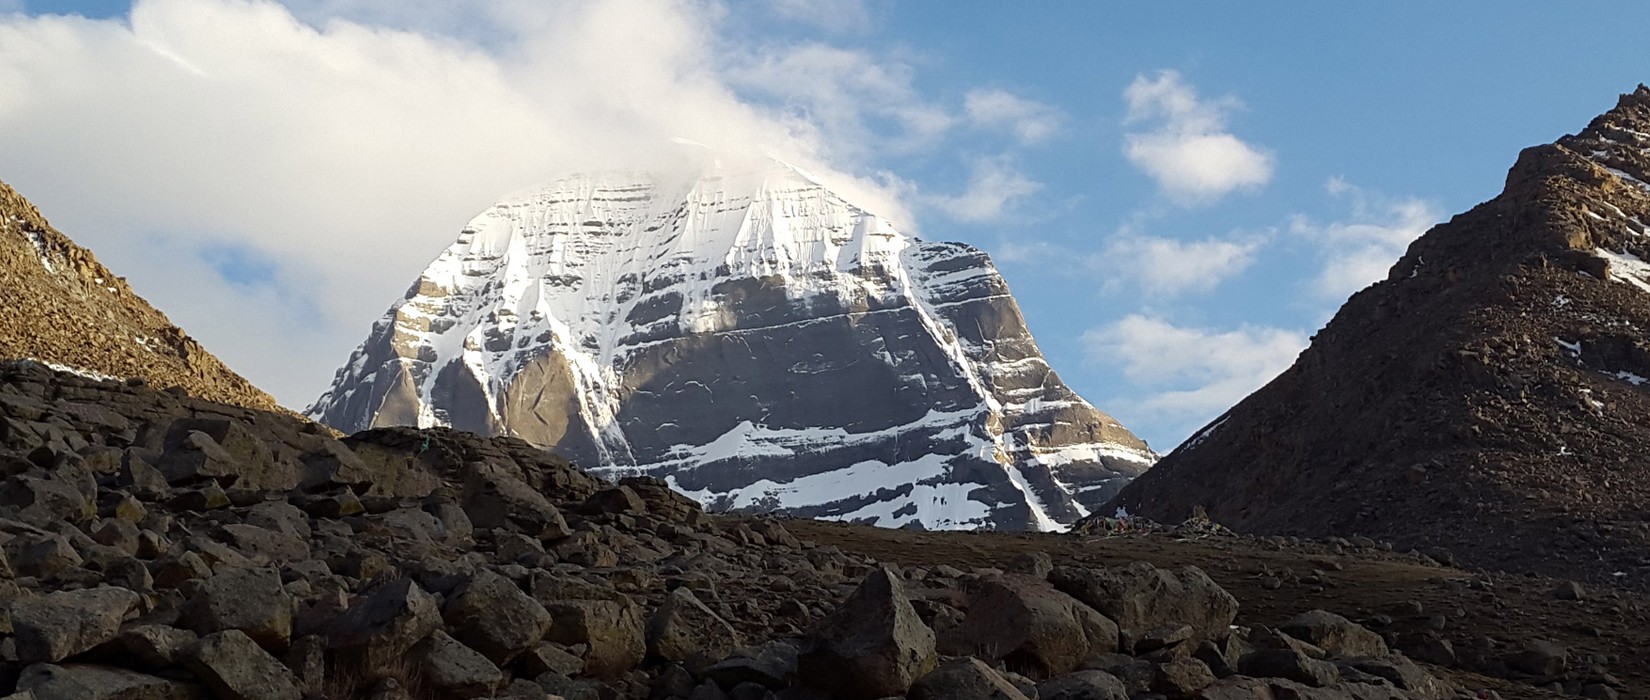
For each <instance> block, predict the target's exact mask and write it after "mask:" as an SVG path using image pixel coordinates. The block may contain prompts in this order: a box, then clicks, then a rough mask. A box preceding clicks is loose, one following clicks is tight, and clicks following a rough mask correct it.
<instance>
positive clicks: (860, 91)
mask: <svg viewBox="0 0 1650 700" xmlns="http://www.w3.org/2000/svg"><path fill="white" fill-rule="evenodd" d="M294 5H295V6H296V7H298V10H299V12H300V13H301V14H300V15H299V16H294V14H293V13H292V12H291V11H289V10H288V9H287V8H286V7H283V6H282V5H278V4H275V3H272V2H267V1H262V0H138V2H137V3H136V4H135V6H134V7H133V9H132V11H131V14H130V16H129V17H128V18H117V19H112V20H107V21H97V20H87V19H83V18H75V17H54V16H42V17H33V18H31V17H26V16H21V15H11V16H0V95H4V96H5V97H4V99H0V153H4V154H5V163H4V167H5V171H4V172H3V173H0V177H4V178H6V179H7V180H8V181H9V182H11V184H13V185H14V186H16V187H17V188H18V189H19V190H20V191H22V192H23V193H24V194H25V195H27V196H30V197H31V198H33V199H34V200H36V203H37V204H39V205H40V206H41V208H42V209H43V211H45V212H46V213H47V215H48V216H49V217H51V218H52V220H53V222H54V223H55V224H57V225H58V226H59V228H61V229H63V230H64V231H65V232H67V233H69V234H70V235H71V236H74V237H76V238H77V239H78V240H79V241H80V242H81V243H83V244H85V245H87V246H89V247H91V248H92V249H93V250H95V251H97V252H98V253H99V255H100V257H102V258H104V259H105V261H106V262H108V263H109V264H110V265H111V266H112V267H114V268H116V269H117V270H119V271H120V272H121V273H122V274H124V275H127V276H128V277H129V278H130V279H131V281H132V283H133V284H134V286H135V287H136V288H137V289H138V290H139V291H140V292H141V293H144V294H146V295H148V296H149V297H150V298H151V301H153V302H155V303H156V305H157V306H159V307H161V308H163V309H165V310H166V311H167V313H168V314H169V315H170V316H171V317H172V318H173V320H174V321H176V322H178V323H179V324H180V325H182V326H183V327H185V328H187V329H188V330H189V331H190V332H191V333H193V334H195V335H196V336H197V337H199V338H200V339H201V340H202V342H203V343H205V344H206V345H207V346H208V347H210V348H212V349H213V350H214V351H215V352H217V353H218V354H220V355H222V356H223V357H224V358H225V360H226V361H228V362H230V364H231V365H233V366H235V367H237V368H238V369H240V370H242V371H243V372H245V373H246V374H247V375H248V376H249V377H250V378H251V379H253V381H255V382H257V383H259V384H260V385H262V386H264V387H265V388H267V389H270V390H271V391H272V392H274V393H275V394H276V396H277V397H278V398H279V399H281V400H282V401H283V402H285V403H287V404H288V405H289V406H302V405H303V404H304V403H306V402H307V401H309V400H311V399H312V398H313V397H314V396H315V395H317V394H318V393H319V392H320V391H321V389H323V388H324V387H325V385H326V383H327V381H328V380H329V379H330V378H331V375H332V370H333V369H335V368H336V366H337V364H339V363H340V362H342V361H343V360H344V359H345V358H346V357H347V355H348V351H349V349H350V347H352V346H353V345H354V344H355V343H356V342H358V341H359V340H360V339H361V338H362V337H364V335H365V333H366V331H367V328H368V326H369V325H370V323H371V321H372V320H373V319H374V318H376V317H377V316H378V315H379V314H381V313H382V312H383V311H384V309H385V307H387V306H388V304H389V303H390V302H391V301H392V300H394V299H396V298H397V297H398V296H399V295H400V294H401V293H402V292H403V291H404V290H405V288H406V285H407V283H408V282H409V281H410V280H411V279H413V277H414V276H415V275H416V274H417V272H418V270H420V269H421V268H422V267H423V266H424V265H425V264H426V263H427V262H428V261H429V259H430V258H432V257H433V256H434V255H435V254H436V253H438V252H439V251H440V250H441V249H442V248H443V247H444V246H445V245H447V244H448V243H450V241H451V239H452V237H453V236H454V235H456V232H457V230H458V229H459V227H460V226H461V225H462V224H463V222H464V221H466V220H467V219H469V218H470V217H471V216H473V215H474V214H475V212H477V211H479V210H480V209H482V208H483V207H485V206H486V205H487V204H489V203H491V202H492V201H494V200H495V199H496V198H497V197H499V196H500V195H502V194H504V193H507V192H510V191H515V190H517V189H519V188H521V187H523V186H525V185H530V184H532V183H534V182H539V181H542V180H544V179H546V178H548V177H552V176H554V175H557V174H560V173H564V172H568V171H574V170H581V169H597V168H615V167H633V168H668V167H673V166H676V165H680V164H681V161H682V159H683V158H685V157H686V156H684V155H683V154H682V153H681V152H680V150H673V149H671V148H670V147H668V145H667V144H668V143H669V139H670V138H671V137H676V136H680V137H685V138H689V139H692V140H694V141H698V142H701V143H705V144H709V145H711V146H713V147H715V148H718V149H721V150H722V151H723V152H724V153H734V154H740V153H755V154H773V155H777V156H781V157H784V158H786V159H787V160H790V161H792V162H795V163H797V164H798V165H800V166H802V167H805V168H807V169H808V170H809V171H810V172H813V173H815V174H816V175H819V176H821V177H822V178H823V179H825V180H826V181H827V182H828V184H830V185H832V186H833V187H836V188H837V189H839V190H841V191H843V192H844V194H845V195H847V196H849V197H850V198H851V199H854V200H856V201H857V202H858V203H860V204H861V205H862V206H865V207H867V208H869V209H871V210H873V211H877V212H879V213H882V214H884V215H885V216H889V217H890V218H894V219H895V220H899V221H902V222H908V221H909V220H910V216H909V214H908V213H907V212H906V211H905V210H904V209H903V208H901V207H900V205H899V201H898V199H897V198H896V197H895V196H893V195H892V194H891V193H890V192H889V187H888V186H886V185H885V184H883V183H882V182H877V181H871V180H866V179H862V178H854V177H850V176H848V175H845V174H843V173H842V172H841V171H840V170H838V169H835V168H833V167H832V163H840V162H843V161H841V160H840V157H841V156H840V155H839V154H838V153H833V152H830V149H827V148H826V146H825V143H826V141H825V135H827V134H829V135H830V137H831V138H838V137H840V136H841V134H843V133H851V131H852V130H853V128H854V125H855V124H859V123H863V122H864V121H865V120H867V119H870V118H872V117H875V116H879V115H892V117H891V118H896V119H904V120H905V122H904V123H907V124H908V127H909V130H910V131H912V132H920V133H924V134H927V133H933V132H935V131H943V129H944V124H943V122H944V121H945V116H944V114H943V112H940V113H937V114H936V113H931V111H929V110H925V109H924V108H922V107H921V106H920V105H918V106H911V105H909V104H907V105H905V106H899V107H890V106H886V104H885V103H883V102H881V101H880V100H881V99H882V98H887V100H889V101H891V102H900V100H899V98H900V97H902V96H911V95H912V94H914V93H912V89H911V87H910V76H909V74H908V73H907V72H906V71H907V70H908V69H906V68H903V67H901V66H897V65H896V66H894V67H886V66H883V65H881V64H879V63H876V62H875V61H872V60H871V59H869V58H868V57H865V56H863V55H858V54H852V53H842V52H834V51H832V50H830V49H829V48H828V47H823V46H819V47H812V48H810V49H808V50H805V51H803V52H801V54H800V55H801V56H803V58H800V59H797V60H798V61H799V63H796V64H789V63H785V62H784V60H779V61H778V62H777V64H776V65H779V66H795V67H797V69H798V70H802V69H803V68H802V66H813V67H818V66H820V65H825V66H827V67H830V68H831V70H834V71H835V73H834V74H833V75H834V76H835V77H834V78H832V79H831V80H827V81H826V83H827V84H828V85H831V86H834V87H832V88H830V89H829V90H828V91H827V92H826V93H825V94H809V95H806V98H807V99H806V104H807V106H808V110H806V111H805V112H804V113H801V114H794V113H793V114H776V113H774V112H773V111H771V110H769V109H766V108H764V107H761V106H758V105H753V104H751V103H749V102H747V101H745V100H743V99H741V98H740V97H739V95H738V94H736V93H735V91H734V89H733V87H731V85H730V79H729V77H728V75H727V71H728V68H727V67H726V64H725V57H726V55H727V53H729V52H727V51H725V50H724V49H725V48H726V47H724V46H722V45H721V44H719V43H718V42H719V38H718V35H717V27H716V26H715V25H714V22H715V21H716V19H717V17H718V16H719V12H718V11H716V9H717V7H718V6H717V5H714V4H711V3H696V2H677V1H672V0H606V1H604V2H599V3H598V2H582V1H574V0H564V1H560V2H526V1H524V0H496V1H485V0H466V1H465V2H463V3H462V4H460V5H458V6H457V7H459V8H460V14H463V13H468V12H473V13H476V16H477V17H481V18H482V19H480V20H475V21H468V20H469V19H470V18H468V17H466V18H465V20H466V21H467V25H466V26H464V27H453V28H451V31H441V32H437V31H434V30H433V29H432V27H436V26H437V25H439V24H441V23H443V22H455V23H456V22H459V20H458V19H454V17H457V16H458V15H454V14H444V12H446V11H445V10H440V9H439V8H440V7H444V6H443V5H442V4H441V3H423V4H419V5H415V6H414V7H415V8H421V7H425V6H426V5H428V6H429V7H430V8H438V9H430V10H429V12H430V13H432V14H430V15H421V14H419V13H418V12H416V11H405V10H396V9H394V8H395V7H397V6H395V5H386V4H371V3H366V2H363V1H362V0H314V1H303V0H294ZM385 7H390V8H392V9H384V8H385ZM329 11H331V12H337V13H340V14H341V15H342V16H343V17H355V18H358V19H360V20H361V22H366V21H368V20H369V19H372V20H373V21H380V22H384V23H386V24H387V25H388V26H379V25H375V24H364V23H361V22H356V21H351V20H349V19H343V18H338V17H333V18H330V19H328V17H329V15H327V13H328V12H329ZM375 12H376V13H377V14H376V15H375V14H374V13H375ZM300 16H301V17H302V18H303V19H302V20H300V19H299V17H300ZM375 18H376V19H375ZM478 22H481V25H480V26H483V27H484V28H485V30H486V31H487V32H498V34H496V35H492V36H488V37H487V39H488V41H487V42H485V43H484V44H472V43H467V40H466V38H465V36H464V33H465V32H474V31H478V30H477V29H476V26H478V25H477V23H478ZM394 27H403V28H406V29H409V30H416V31H405V30H401V29H395V28H394ZM421 32H422V33H421ZM793 54H794V52H793ZM809 57H811V58H813V59H816V60H813V61H809V60H808V58H809ZM753 58H756V59H760V58H761V56H760V55H754V56H753ZM833 61H834V62H835V63H833ZM784 73H785V71H784V70H777V72H776V74H784ZM854 73H857V76H856V77H853V78H852V79H850V78H849V77H848V76H849V75H850V74H854ZM860 101H868V102H866V103H867V104H871V105H872V106H871V107H866V108H864V109H860V108H857V107H855V104H858V103H860ZM911 102H912V103H915V102H920V101H918V100H912V101H911ZM865 110H872V111H871V112H870V114H872V117H867V116H866V114H867V112H866V111H865ZM875 110H884V111H875ZM890 110H891V111H890ZM935 124H937V126H936V125H935ZM844 125H846V126H844ZM828 159H829V160H828ZM209 249H220V250H222V249H227V250H234V251H238V252H241V253H244V254H245V255H246V256H248V257H249V258H251V259H254V260H257V261H259V262H260V264H263V263H267V264H268V265H269V266H270V267H271V275H272V279H271V280H270V281H269V285H268V286H267V287H255V288H247V287H245V286H244V285H242V286H237V285H235V284H234V283H232V282H230V281H228V280H225V279H223V278H222V277H221V276H216V275H212V274H202V270H204V269H206V268H205V267H204V266H205V265H206V263H207V259H206V257H205V253H203V251H206V250H209Z"/></svg>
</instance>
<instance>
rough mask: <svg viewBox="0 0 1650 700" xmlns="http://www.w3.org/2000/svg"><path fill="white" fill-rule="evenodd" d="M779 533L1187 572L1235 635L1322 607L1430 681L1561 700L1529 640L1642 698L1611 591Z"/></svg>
mask: <svg viewBox="0 0 1650 700" xmlns="http://www.w3.org/2000/svg"><path fill="white" fill-rule="evenodd" d="M786 527H787V528H788V529H790V530H791V531H792V532H793V533H795V534H796V535H797V536H798V537H801V538H804V539H811V540H813V541H815V542H817V543H819V544H822V545H835V546H837V547H839V548H841V549H842V550H844V551H846V552H854V553H861V554H865V555H867V556H871V557H874V558H876V559H878V560H881V561H885V562H893V563H898V564H902V565H906V566H937V565H940V564H949V565H951V566H955V567H958V568H961V569H964V570H968V569H971V568H980V567H1001V566H1003V565H1005V564H1007V563H1008V561H1009V560H1010V559H1012V558H1013V557H1014V555H1016V554H1018V553H1020V552H1024V551H1030V550H1041V551H1044V552H1047V553H1048V554H1049V555H1050V556H1052V557H1053V558H1054V560H1055V563H1056V564H1057V565H1058V564H1062V563H1081V564H1091V565H1114V564H1120V563H1124V562H1128V561H1145V562H1150V563H1151V564H1154V565H1156V566H1160V567H1175V566H1182V565H1186V564H1191V565H1194V566H1197V567H1199V568H1201V569H1203V570H1204V571H1205V572H1206V573H1208V574H1209V576H1210V577H1212V578H1213V579H1215V581H1217V582H1219V583H1220V584H1221V585H1222V586H1223V587H1225V588H1226V590H1228V591H1230V592H1231V593H1232V595H1234V596H1236V597H1237V599H1238V601H1239V603H1240V605H1241V608H1240V611H1239V614H1238V620H1237V623H1238V624H1240V625H1248V626H1255V625H1268V626H1272V625H1278V624H1280V623H1282V622H1284V621H1285V620H1288V619H1289V618H1290V617H1293V616H1294V615H1296V614H1298V613H1301V612H1304V611H1307V610H1311V609H1314V608H1322V609H1325V610H1329V611H1332V612H1337V613H1340V614H1342V615H1345V616H1347V617H1349V618H1352V619H1354V620H1357V621H1360V622H1364V623H1365V624H1367V625H1369V626H1370V627H1372V628H1374V629H1377V630H1378V631H1382V632H1394V633H1396V634H1397V635H1399V638H1400V639H1408V638H1412V637H1413V636H1416V635H1419V634H1421V633H1423V632H1425V631H1428V630H1431V631H1434V632H1436V633H1437V635H1439V636H1441V637H1443V638H1444V639H1446V640H1448V641H1449V642H1450V643H1451V644H1452V645H1453V646H1454V649H1455V651H1456V653H1457V656H1458V657H1459V658H1460V662H1459V663H1458V664H1456V665H1455V667H1453V668H1445V667H1440V666H1432V667H1431V668H1432V670H1433V671H1434V672H1435V673H1438V674H1439V675H1441V676H1443V677H1447V678H1450V679H1452V680H1454V681H1455V682H1456V683H1457V684H1458V685H1460V686H1461V687H1463V688H1468V689H1471V690H1479V689H1492V690H1495V691H1496V692H1497V693H1499V694H1500V695H1501V696H1502V697H1506V698H1525V697H1527V698H1556V697H1565V696H1564V695H1560V694H1557V693H1552V692H1548V691H1545V690H1542V689H1540V688H1538V687H1536V686H1535V685H1532V684H1531V683H1530V681H1531V680H1532V679H1529V678H1527V677H1519V676H1518V675H1517V674H1516V673H1514V672H1512V671H1509V670H1508V669H1507V668H1506V666H1505V663H1504V660H1505V659H1506V658H1507V657H1509V656H1510V655H1512V654H1515V653H1518V652H1520V651H1522V650H1523V649H1524V647H1525V645H1526V644H1527V643H1528V642H1529V641H1531V640H1538V639H1539V640H1547V641H1551V642H1555V643H1557V644H1560V645H1562V646H1564V647H1565V648H1566V649H1568V650H1569V655H1570V669H1571V672H1570V675H1571V677H1572V678H1580V677H1582V676H1589V675H1590V676H1593V677H1599V676H1600V675H1602V674H1605V673H1608V674H1609V675H1611V676H1613V677H1615V678H1616V679H1619V681H1620V682H1621V685H1622V687H1623V688H1624V689H1625V692H1623V693H1622V697H1629V698H1650V616H1647V613H1650V596H1646V595H1645V594H1643V593H1637V592H1632V591H1627V590H1623V589H1618V588H1612V587H1599V586H1591V587H1588V588H1587V589H1586V590H1585V594H1584V596H1583V598H1582V599H1581V600H1563V599H1560V598H1559V597H1558V596H1557V595H1555V590H1556V589H1557V588H1558V587H1559V586H1560V585H1561V584H1562V583H1564V582H1563V581H1560V580H1556V579H1549V578H1539V577H1532V576H1525V575H1510V574H1503V573H1497V572H1469V571H1463V570H1460V569H1454V568H1448V567H1442V566H1438V565H1435V564H1431V563H1420V562H1419V561H1418V560H1417V558H1415V557H1413V556H1405V555H1399V554H1393V553H1388V552H1381V551H1378V550H1374V549H1358V548H1354V549H1352V550H1348V549H1346V548H1344V547H1336V546H1334V545H1332V544H1326V543H1319V542H1300V543H1298V544H1292V543H1287V542H1282V541H1279V540H1276V539H1273V540H1267V539H1262V538H1250V537H1222V536H1210V537H1202V538H1187V537H1180V536H1175V535H1169V534H1164V533H1153V534H1136V535H1120V536H1109V537H1098V536H1081V535H1063V534H1038V533H992V532H979V533H966V532H923V531H912V530H887V529H878V528H874V527H865V526H856V525H844V524H840V523H829V522H821V521H814V520H795V521H787V522H786ZM1388 619H1390V622H1389V621H1388ZM1400 646H1402V644H1400Z"/></svg>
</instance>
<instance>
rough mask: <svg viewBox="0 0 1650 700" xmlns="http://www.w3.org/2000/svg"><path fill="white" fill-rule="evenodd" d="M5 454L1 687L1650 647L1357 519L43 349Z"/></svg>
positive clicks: (744, 686) (918, 673) (1103, 693)
mask: <svg viewBox="0 0 1650 700" xmlns="http://www.w3.org/2000/svg"><path fill="white" fill-rule="evenodd" d="M0 475H3V477H4V479H3V481H0V697H4V698H6V700H48V699H52V700H55V699H58V698H77V699H84V698H103V699H115V698H144V699H149V700H174V699H179V700H181V699H184V698H191V699H194V698H225V699H234V700H242V699H252V698H286V699H293V700H296V699H297V698H375V699H383V700H388V699H392V698H406V699H409V700H410V699H411V698H532V699H533V700H551V699H552V698H565V699H601V698H626V699H634V700H642V699H644V698H645V699H648V700H666V699H680V698H687V699H695V700H722V699H729V700H747V699H748V700H769V699H771V700H792V699H808V700H825V699H828V698H856V699H865V700H869V699H871V698H891V697H906V698H932V699H936V700H937V699H940V698H945V699H948V700H973V699H976V698H977V699H982V700H983V699H985V698H1000V699H1005V700H1024V699H1028V698H1038V699H1040V700H1056V699H1062V698H1064V699H1077V698H1099V699H1104V700H1123V699H1125V698H1145V697H1153V698H1157V697H1161V698H1166V699H1173V700H1178V699H1181V698H1202V699H1205V700H1216V699H1224V698H1296V697H1299V698H1322V699H1324V700H1356V699H1365V698H1388V699H1399V698H1403V699H1410V698H1434V699H1436V698H1458V697H1459V698H1471V697H1553V695H1552V694H1551V693H1553V692H1564V693H1570V694H1579V693H1585V694H1586V695H1587V696H1588V697H1593V698H1615V697H1620V696H1621V694H1622V693H1624V692H1625V693H1632V692H1639V691H1642V690H1643V689H1644V687H1645V682H1646V674H1645V671H1644V669H1645V668H1647V665H1646V663H1645V662H1646V661H1647V658H1646V656H1645V650H1646V649H1650V639H1647V638H1646V628H1645V624H1644V622H1645V619H1646V618H1645V612H1646V610H1650V599H1647V598H1646V597H1644V596H1635V595H1632V594H1626V593H1623V592H1620V591H1608V590H1603V591H1594V590H1586V591H1584V590H1582V589H1580V588H1575V589H1574V591H1573V592H1574V595H1573V596H1568V599H1565V596H1564V595H1563V594H1562V591H1563V590H1567V589H1563V588H1562V587H1560V591H1561V593H1560V594H1559V595H1555V594H1554V593H1553V592H1552V591H1553V588H1554V586H1555V585H1556V584H1555V582H1551V581H1541V580H1536V579H1523V578H1516V579H1514V578H1509V577H1504V576H1494V575H1473V574H1468V573H1466V572H1462V571H1459V570H1454V569H1449V568H1444V567H1440V566H1439V565H1438V564H1437V563H1435V562H1432V561H1430V560H1427V559H1426V558H1424V557H1420V556H1419V555H1414V554H1407V555H1399V554H1394V553H1391V552H1390V551H1387V548H1386V547H1384V546H1383V545H1381V544H1380V543H1377V542H1373V541H1344V540H1343V541H1324V542H1302V541H1295V540H1288V539H1282V538H1270V539H1260V538H1254V537H1237V536H1233V535H1230V534H1229V533H1228V532H1224V531H1221V530H1219V529H1218V528H1216V529H1198V528H1197V527H1182V528H1178V529H1173V530H1166V531H1163V532H1156V533H1142V534H1130V535H1117V534H1114V535H1113V536H1109V537H1094V536H1074V535H1058V534H1024V533H1022V534H1017V535H1016V534H1006V533H934V532H911V531H896V530H887V529H880V528H873V527H867V526H854V525H841V524H826V523H819V522H814V521H807V520H777V519H772V518H759V517H741V516H718V515H709V514H706V513H705V512H704V511H702V510H701V509H700V507H699V505H698V504H696V503H694V502H693V501H691V500H689V499H687V498H685V497H683V496H681V495H679V494H676V493H674V492H672V491H671V490H670V489H668V488H666V487H665V485H664V484H663V483H662V482H660V481H658V480H655V479H651V478H645V477H644V478H631V479H626V480H623V481H621V482H620V483H618V484H613V483H608V482H604V481H602V480H600V479H597V478H595V477H592V476H589V475H587V474H585V473H583V472H580V471H579V470H577V469H576V468H574V467H572V466H571V465H569V464H567V463H566V462H565V461H563V460H560V459H558V458H556V457H553V456H551V455H549V454H547V453H545V452H542V451H540V450H538V449H536V448H533V447H532V446H530V445H528V444H527V443H525V442H522V441H520V440H517V439H513V438H482V437H479V436H476V435H473V434H469V433H463V432H458V431H452V430H448V429H427V430H414V429H408V428H391V429H379V430H373V431H368V432H365V433H361V434H358V435H355V436H353V437H349V438H346V439H343V440H338V439H334V438H333V437H331V436H330V434H329V433H328V432H327V431H325V429H323V428H321V427H320V426H318V425H316V424H313V423H308V422H305V421H302V420H301V419H298V418H295V417H293V416H291V415H290V414H283V413H270V412H262V411H256V410H252V409H247V408H243V407H236V406H228V405H223V404H215V403H211V402H207V401H203V400H199V399H193V398H188V397H180V396H177V395H175V394H170V393H163V392H157V391H154V390H152V389H150V388H148V387H146V386H142V385H139V384H135V383H123V382H115V381H104V380H96V379H90V378H85V377H80V376H75V375H70V374H64V373H57V372H53V371H51V370H50V369H49V368H46V367H44V366H42V365H40V364H38V363H33V362H4V363H0ZM1194 564H1195V565H1194ZM1337 612H1338V613H1340V614H1336V613H1337ZM1349 618H1350V619H1349ZM1559 618H1562V619H1563V620H1565V621H1566V623H1563V624H1560V623H1558V622H1556V621H1555V620H1556V619H1559ZM1635 621H1636V622H1635ZM1580 623H1584V624H1586V625H1588V628H1587V630H1586V633H1583V632H1581V631H1578V630H1574V629H1572V627H1574V626H1575V625H1576V624H1580ZM1491 635H1493V638H1492V637H1491ZM1399 649H1401V650H1402V651H1397V650H1399ZM1422 659H1424V661H1423V660H1422Z"/></svg>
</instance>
